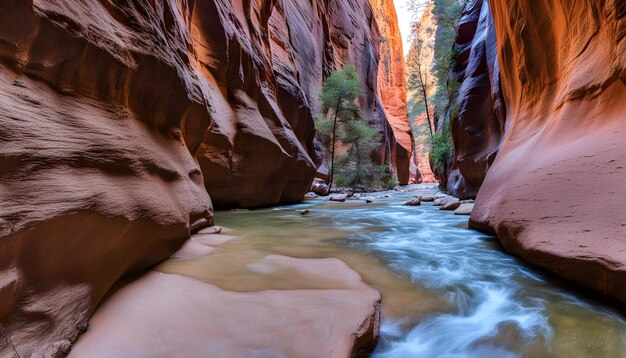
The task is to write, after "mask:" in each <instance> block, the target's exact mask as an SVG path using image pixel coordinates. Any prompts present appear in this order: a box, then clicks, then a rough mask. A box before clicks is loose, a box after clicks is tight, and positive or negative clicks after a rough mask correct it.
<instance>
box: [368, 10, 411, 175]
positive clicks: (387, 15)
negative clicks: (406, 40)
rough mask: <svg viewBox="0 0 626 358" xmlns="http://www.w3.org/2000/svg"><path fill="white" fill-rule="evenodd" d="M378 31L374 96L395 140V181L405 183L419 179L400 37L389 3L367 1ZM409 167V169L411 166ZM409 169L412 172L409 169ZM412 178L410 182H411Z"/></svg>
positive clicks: (394, 11)
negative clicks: (378, 44) (377, 57)
mask: <svg viewBox="0 0 626 358" xmlns="http://www.w3.org/2000/svg"><path fill="white" fill-rule="evenodd" d="M370 3H371V5H372V8H373V9H374V14H375V15H376V21H377V23H378V29H379V30H380V35H381V41H380V48H379V52H380V59H379V61H378V93H379V95H380V99H381V101H382V103H383V107H384V109H385V116H386V117H387V121H388V122H389V124H390V125H391V128H392V129H393V134H394V137H395V141H396V143H395V158H392V163H393V164H394V167H395V169H396V173H397V176H398V182H399V183H400V184H408V183H409V182H410V181H412V182H417V180H419V172H418V171H416V170H417V167H416V166H415V164H416V161H417V160H416V157H415V156H414V155H413V154H414V150H413V149H414V140H413V132H412V131H411V125H410V123H409V115H408V112H407V108H406V81H405V71H404V51H403V50H402V35H401V34H400V29H399V28H398V17H397V15H396V9H395V7H394V4H393V1H388V0H370ZM411 164H413V166H412V165H411ZM411 169H412V170H411ZM411 177H413V180H411Z"/></svg>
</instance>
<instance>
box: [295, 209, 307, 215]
mask: <svg viewBox="0 0 626 358" xmlns="http://www.w3.org/2000/svg"><path fill="white" fill-rule="evenodd" d="M296 212H297V213H298V214H300V215H307V214H308V213H310V211H309V209H304V210H296Z"/></svg>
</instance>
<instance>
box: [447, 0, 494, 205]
mask: <svg viewBox="0 0 626 358" xmlns="http://www.w3.org/2000/svg"><path fill="white" fill-rule="evenodd" d="M454 50H455V51H454V53H455V60H456V64H455V66H454V68H453V70H452V73H451V74H450V77H449V79H448V81H449V83H450V85H451V86H453V87H454V88H457V87H458V94H457V96H456V98H455V99H454V100H453V101H452V104H451V109H450V119H451V126H450V129H451V131H452V139H453V142H454V149H455V150H454V158H453V162H452V163H451V165H450V168H449V169H448V171H447V173H446V174H447V177H448V180H447V188H448V193H450V194H451V195H454V196H456V197H459V198H473V197H475V196H476V193H477V192H478V189H479V188H480V186H481V184H482V183H483V180H484V179H485V175H486V174H487V170H489V167H490V166H491V164H492V163H493V161H494V159H495V157H496V154H497V153H498V148H499V147H500V143H501V140H502V134H503V132H504V122H505V109H504V104H503V101H502V95H501V89H500V74H499V71H500V69H499V65H498V54H497V52H498V44H497V42H496V36H495V27H494V24H493V18H492V16H491V12H490V10H489V3H488V1H487V0H478V1H470V2H468V3H467V5H466V7H465V9H464V10H463V15H462V17H461V19H460V20H459V24H458V27H457V37H456V42H455V45H454Z"/></svg>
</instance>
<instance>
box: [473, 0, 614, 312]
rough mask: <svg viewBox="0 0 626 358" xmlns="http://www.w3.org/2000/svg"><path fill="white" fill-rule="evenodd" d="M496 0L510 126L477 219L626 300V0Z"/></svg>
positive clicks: (560, 271)
mask: <svg viewBox="0 0 626 358" xmlns="http://www.w3.org/2000/svg"><path fill="white" fill-rule="evenodd" d="M489 3H490V5H491V9H492V13H493V18H494V23H495V29H496V35H497V43H498V56H499V63H500V68H501V83H502V91H503V95H504V100H505V102H506V107H507V110H506V112H507V114H506V133H505V136H504V140H503V142H502V145H501V147H500V149H499V153H498V155H497V157H496V159H495V161H494V162H493V164H492V166H491V168H490V169H489V172H488V173H487V176H486V178H485V180H484V183H483V185H482V187H481V189H480V191H479V193H478V196H477V198H476V206H475V207H474V211H473V213H472V216H471V224H472V226H474V227H477V228H481V229H485V230H490V231H493V232H495V233H496V234H497V235H498V237H499V239H500V241H501V242H502V244H503V245H504V247H505V249H507V250H508V251H511V252H513V253H516V254H519V255H520V256H522V257H523V258H525V259H526V260H528V261H530V262H532V263H534V264H536V265H539V266H542V267H544V268H546V269H548V270H550V271H551V272H553V273H555V274H557V275H559V276H561V277H564V278H566V279H568V280H571V281H573V282H576V283H579V284H581V285H584V286H586V287H589V288H593V289H595V290H597V291H599V292H602V293H603V294H606V295H609V296H612V297H616V298H618V299H620V300H621V301H622V302H626V287H625V286H624V284H623V283H624V282H625V280H626V274H625V273H626V256H625V255H624V247H625V246H626V221H625V219H624V218H625V217H624V211H625V209H626V207H625V206H626V204H624V203H626V184H625V182H624V177H625V176H626V156H624V153H626V140H625V138H626V2H624V1H622V0H605V1H601V0H586V1H573V0H538V1H522V0H517V1H510V0H509V1H505V0H490V2H489Z"/></svg>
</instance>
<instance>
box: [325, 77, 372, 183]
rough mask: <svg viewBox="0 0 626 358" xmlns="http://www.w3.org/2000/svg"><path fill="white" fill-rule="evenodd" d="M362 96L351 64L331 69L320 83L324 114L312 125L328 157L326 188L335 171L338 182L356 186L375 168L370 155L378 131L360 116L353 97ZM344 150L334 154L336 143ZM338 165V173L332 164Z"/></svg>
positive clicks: (358, 79)
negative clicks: (328, 170) (341, 145)
mask: <svg viewBox="0 0 626 358" xmlns="http://www.w3.org/2000/svg"><path fill="white" fill-rule="evenodd" d="M361 96H363V90H362V88H361V79H360V78H359V76H358V75H357V74H356V71H355V69H354V67H353V66H352V65H346V66H345V67H344V68H343V69H341V70H337V71H335V72H333V73H332V74H331V75H330V76H329V77H328V78H327V79H326V81H324V84H323V85H322V90H321V92H320V100H321V101H322V105H323V110H324V114H323V115H320V116H317V117H316V118H315V126H316V128H317V131H318V133H319V134H320V138H321V139H322V144H324V147H325V149H326V155H327V159H328V160H329V161H330V172H329V180H328V190H329V191H330V188H331V187H332V184H333V182H334V178H335V174H337V175H338V180H337V181H338V183H339V184H340V185H345V186H350V187H352V189H353V192H354V190H356V187H357V185H361V184H364V183H366V181H367V180H368V179H369V178H372V177H374V176H375V175H373V173H374V172H375V171H376V170H377V169H376V168H375V166H374V164H373V163H372V160H371V158H370V156H371V153H372V151H373V150H375V149H376V147H377V146H379V145H380V138H381V137H380V134H379V133H378V131H377V130H375V129H374V128H372V127H371V126H370V125H369V124H368V123H367V122H366V121H364V120H363V119H362V115H361V110H360V109H359V106H358V105H357V103H356V100H357V99H358V98H359V97H361ZM340 143H341V144H343V148H346V150H345V152H343V153H342V154H341V155H337V153H336V152H337V146H338V144H340ZM336 164H337V166H338V170H337V171H338V173H335V172H336V168H335V165H336Z"/></svg>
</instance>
